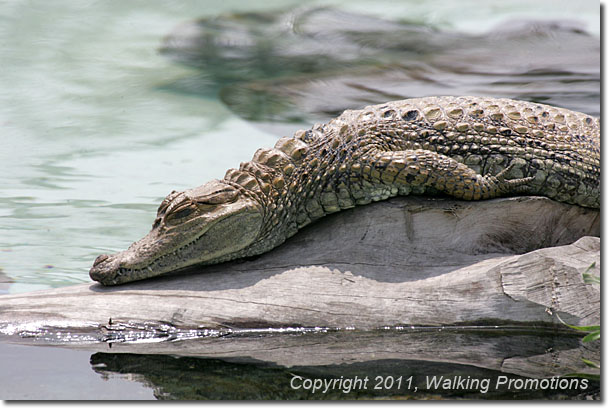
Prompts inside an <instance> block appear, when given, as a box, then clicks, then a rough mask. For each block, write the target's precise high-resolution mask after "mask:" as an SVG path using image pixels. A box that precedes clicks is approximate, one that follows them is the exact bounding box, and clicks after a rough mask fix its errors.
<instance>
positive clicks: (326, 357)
mask: <svg viewBox="0 0 610 410" xmlns="http://www.w3.org/2000/svg"><path fill="white" fill-rule="evenodd" d="M270 339H271V340H270ZM578 345H579V342H578V338H574V337H572V338H565V337H564V338H558V337H554V336H552V335H550V334H545V335H533V334H523V333H522V334H517V335H514V334H513V335H501V334H500V335H498V334H495V335H494V334H493V333H484V332H481V333H472V332H470V333H455V332H445V331H443V332H438V331H435V332H424V333H413V334H406V333H397V332H363V333H360V332H338V333H326V334H305V335H300V336H295V335H275V336H272V337H263V338H261V337H244V338H239V337H238V338H235V337H233V338H227V339H216V340H208V341H205V340H195V341H185V342H178V343H176V342H173V343H154V344H148V343H146V344H141V343H137V344H122V345H113V347H112V349H109V348H107V347H106V348H104V347H102V348H101V349H99V346H96V348H98V349H99V350H101V352H98V353H95V354H93V355H92V356H91V365H92V367H93V369H94V370H95V371H96V372H98V373H100V374H102V375H106V376H111V377H116V375H117V374H127V375H128V377H129V378H130V379H131V380H138V381H140V382H142V383H144V384H146V385H149V386H152V387H154V390H155V395H156V396H157V397H161V398H172V399H191V400H192V399H232V400H235V399H278V398H284V399H327V400H328V399H355V398H367V397H374V396H381V397H394V398H405V397H412V398H438V397H445V398H450V397H470V398H486V399H539V398H566V397H582V395H583V393H586V392H587V390H588V391H591V390H592V391H596V390H597V391H599V385H598V384H596V383H594V382H590V381H589V382H587V386H588V388H582V387H581V388H578V389H573V390H568V389H559V390H544V389H525V390H515V389H509V388H508V387H507V385H506V384H502V385H499V386H498V385H497V381H498V380H500V379H501V378H508V379H510V380H512V381H514V380H516V379H518V378H520V377H525V378H536V377H550V376H554V375H557V374H566V373H569V372H571V371H572V370H573V369H580V368H583V367H585V366H584V364H583V363H582V361H581V360H580V357H583V353H585V357H589V358H592V359H593V360H595V357H596V358H597V361H598V362H599V354H597V355H586V352H583V351H582V350H581V349H579V348H575V346H578ZM89 348H91V347H89ZM117 348H118V349H117ZM549 348H553V349H556V350H553V353H550V352H545V350H548V349H549ZM597 348H598V351H599V346H597ZM564 349H568V350H564ZM121 352H137V353H139V354H135V355H134V354H125V353H121ZM159 352H163V353H165V354H158V353H159ZM210 352H212V353H210ZM538 354H540V355H538ZM515 355H516V356H515ZM570 355H574V356H576V358H577V359H576V360H573V358H571V357H570ZM197 356H203V357H197ZM206 356H207V357H206ZM511 356H514V357H511ZM217 357H220V358H229V359H228V360H226V359H225V360H218V359H216V358H217ZM246 357H247V359H246ZM541 358H543V359H544V360H540V359H541ZM566 358H568V360H565V359H566ZM503 359H506V360H508V361H511V364H512V363H514V360H515V359H516V360H517V361H519V362H520V365H519V366H518V367H514V366H511V368H510V370H509V371H507V369H506V368H505V365H504V363H503ZM259 360H264V361H262V362H261V361H259ZM471 363H474V365H472V364H471ZM288 366H289V367H288ZM515 370H517V371H515ZM566 370H568V371H566ZM589 370H590V369H589ZM245 375H247V376H245ZM435 375H442V376H444V377H447V378H450V379H452V378H460V377H461V378H463V379H466V378H468V379H470V380H472V379H475V380H483V379H489V380H490V387H489V390H488V391H485V392H481V391H480V390H479V389H477V388H472V387H464V386H462V387H461V388H457V389H455V390H451V389H449V390H447V389H444V388H434V387H432V388H431V387H428V386H427V383H426V380H427V378H429V377H432V376H435ZM295 376H297V377H303V378H309V379H317V378H323V379H326V380H333V379H340V378H344V379H354V378H355V377H359V378H360V379H364V378H368V379H369V380H370V384H369V386H368V387H367V388H366V389H365V390H360V391H358V389H355V391H345V392H344V391H341V389H337V388H335V389H330V390H329V391H327V392H323V391H322V390H318V391H317V392H312V391H311V390H306V389H292V388H291V387H290V382H291V380H293V378H294V377H295ZM388 377H391V378H393V379H394V380H398V378H400V377H402V380H403V383H402V385H401V386H400V388H398V384H393V385H392V387H391V388H389V389H383V390H375V389H374V385H375V384H378V383H379V380H380V378H382V379H386V378H388ZM409 378H411V380H412V385H411V386H410V388H408V386H407V382H405V381H406V380H408V379H409ZM496 386H497V387H496ZM581 386H582V385H581ZM415 387H417V390H416V389H415ZM422 394H423V396H422Z"/></svg>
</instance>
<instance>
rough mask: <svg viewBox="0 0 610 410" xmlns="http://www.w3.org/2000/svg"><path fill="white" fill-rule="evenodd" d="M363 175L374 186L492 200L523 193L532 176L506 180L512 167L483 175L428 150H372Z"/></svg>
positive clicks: (460, 197)
mask: <svg viewBox="0 0 610 410" xmlns="http://www.w3.org/2000/svg"><path fill="white" fill-rule="evenodd" d="M363 161H364V165H363V166H362V176H363V178H364V179H365V180H367V181H369V182H372V183H381V184H384V185H391V186H396V187H398V188H399V189H400V190H402V191H403V192H404V191H405V190H406V191H407V192H408V191H409V188H410V187H432V188H434V189H436V190H437V191H439V192H442V193H445V194H447V195H451V196H453V197H455V198H458V199H466V200H473V199H474V200H478V199H489V198H495V197H499V196H504V195H508V194H511V193H522V192H525V190H526V189H527V183H528V182H530V181H532V180H533V177H528V178H516V179H507V178H506V175H507V173H508V172H509V171H510V170H511V169H512V168H513V165H514V164H512V163H511V164H510V165H509V166H508V167H506V168H505V169H503V170H502V171H501V172H499V173H498V174H497V175H481V174H478V173H477V172H475V171H474V170H472V169H471V168H469V167H468V166H466V165H464V164H462V163H461V162H458V161H456V160H454V159H453V158H450V157H448V156H446V155H442V154H438V153H436V152H433V151H427V150H421V149H418V150H405V151H372V152H371V153H370V154H369V155H368V156H365V157H364V158H363Z"/></svg>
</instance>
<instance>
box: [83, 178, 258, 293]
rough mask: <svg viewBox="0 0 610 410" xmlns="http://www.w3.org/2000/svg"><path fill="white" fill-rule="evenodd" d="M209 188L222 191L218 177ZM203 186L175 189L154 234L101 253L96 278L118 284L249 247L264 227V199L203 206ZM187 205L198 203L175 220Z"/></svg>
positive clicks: (236, 253) (161, 210) (234, 254)
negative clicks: (261, 204) (116, 250)
mask: <svg viewBox="0 0 610 410" xmlns="http://www.w3.org/2000/svg"><path fill="white" fill-rule="evenodd" d="M205 187H207V188H209V189H207V191H215V193H218V192H217V191H218V187H219V183H218V181H214V182H213V183H208V184H206V185H204V186H203V188H205ZM201 188H202V187H200V188H197V189H195V190H189V191H185V192H183V193H172V194H170V196H168V199H169V201H167V203H166V204H165V205H164V204H162V206H161V207H160V208H159V213H158V218H157V220H156V221H155V224H154V225H153V229H152V230H151V231H150V232H149V233H148V235H146V236H145V237H144V238H142V239H140V240H139V241H137V242H134V243H133V244H132V245H131V246H130V247H129V248H128V249H127V250H125V251H123V252H119V253H116V254H114V255H100V256H98V257H97V259H96V260H95V262H94V263H93V266H92V268H91V270H90V271H89V276H90V277H91V279H93V280H95V281H98V282H100V283H102V284H104V285H117V284H121V283H125V282H132V281H134V280H141V279H146V278H151V277H154V276H159V275H163V274H164V273H167V272H171V271H175V270H178V269H181V268H185V267H187V266H192V265H198V264H209V263H216V262H220V261H222V260H226V259H228V258H229V259H230V258H234V257H238V256H239V255H240V254H242V253H244V252H247V248H248V247H249V246H250V245H251V244H252V243H254V242H255V240H256V238H257V236H258V234H259V231H260V228H261V226H262V219H263V218H262V213H261V212H260V208H259V206H258V204H257V203H255V202H254V201H252V200H251V199H248V198H243V197H237V199H234V198H231V200H230V201H228V202H227V203H220V204H218V203H214V204H213V206H212V205H210V204H209V203H204V204H203V205H201V203H197V202H196V201H197V200H198V199H199V200H201V197H202V196H203V197H205V195H204V194H205V191H206V190H202V189H201ZM202 191H204V192H202ZM216 202H218V201H216ZM164 203H165V201H164ZM186 208H192V209H191V212H190V213H189V214H188V215H187V216H186V217H181V218H178V219H177V218H173V219H172V215H175V214H178V215H181V214H182V215H183V214H184V212H185V209H186ZM176 219H177V221H176Z"/></svg>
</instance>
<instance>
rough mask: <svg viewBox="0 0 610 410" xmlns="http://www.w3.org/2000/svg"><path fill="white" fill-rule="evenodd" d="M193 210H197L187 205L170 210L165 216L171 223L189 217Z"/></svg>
mask: <svg viewBox="0 0 610 410" xmlns="http://www.w3.org/2000/svg"><path fill="white" fill-rule="evenodd" d="M193 212H195V208H193V207H191V206H185V207H183V208H178V209H175V210H173V211H172V212H170V213H169V214H167V215H166V216H165V218H166V220H167V221H168V222H170V223H176V222H180V221H181V220H183V219H185V218H188V217H189V216H190V215H191V214H192V213H193Z"/></svg>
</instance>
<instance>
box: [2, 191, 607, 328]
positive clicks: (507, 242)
mask: <svg viewBox="0 0 610 410" xmlns="http://www.w3.org/2000/svg"><path fill="white" fill-rule="evenodd" d="M590 235H593V236H597V235H599V212H598V211H596V210H590V209H584V208H580V207H576V206H570V205H565V204H561V203H557V202H554V201H551V200H548V199H546V198H540V197H520V198H506V199H497V200H491V201H480V202H463V201H456V200H451V199H434V198H416V197H408V198H395V199H392V200H389V201H384V202H380V203H376V204H371V205H368V206H364V207H357V208H354V209H352V210H349V211H344V212H340V213H337V214H334V215H331V216H329V217H326V218H324V219H322V220H320V221H319V222H318V223H316V224H313V225H311V226H309V227H307V228H306V229H304V230H303V231H302V232H299V233H298V234H297V235H296V236H295V237H293V238H291V239H289V240H288V241H287V242H286V243H285V244H284V245H282V246H280V247H279V248H277V249H275V250H273V251H271V252H269V253H267V254H265V255H262V256H260V257H258V258H257V259H255V260H249V261H237V262H231V263H225V264H221V265H215V266H210V267H204V268H197V269H194V270H193V272H191V273H189V274H183V275H179V276H172V277H164V278H158V279H153V280H147V281H141V282H135V283H129V284H125V285H121V286H116V287H103V286H101V285H99V284H89V283H88V284H83V285H76V286H70V287H65V288H59V289H50V290H43V291H38V292H32V293H25V294H14V295H2V296H0V329H2V331H3V332H4V333H19V331H20V329H21V330H23V329H30V330H32V329H41V328H43V327H49V326H55V327H69V328H83V329H84V328H89V329H93V330H94V331H98V332H100V335H101V332H102V329H103V328H102V326H105V325H107V324H108V323H109V321H112V323H114V324H115V325H118V326H121V325H123V326H126V328H134V327H137V326H139V325H142V324H146V326H149V327H151V326H152V327H153V328H154V327H155V326H157V327H160V326H170V327H173V328H181V329H202V328H204V329H216V330H219V329H220V330H222V329H239V328H285V327H295V326H296V327H307V328H309V327H325V328H340V329H345V328H355V329H359V330H371V329H378V328H380V327H383V326H397V325H399V326H403V325H418V326H455V325H468V324H487V325H489V324H492V325H493V324H506V323H511V324H521V325H523V324H525V325H530V326H533V325H540V324H552V323H557V319H556V318H555V315H554V314H553V313H556V312H559V314H560V315H561V317H562V319H563V320H566V321H568V322H569V323H572V324H578V325H586V324H592V323H599V287H596V286H593V285H589V284H585V283H584V282H583V279H582V273H583V272H584V271H585V270H586V269H587V268H588V267H589V266H590V265H591V264H592V263H593V262H595V264H596V265H595V268H594V269H593V273H595V274H599V257H600V256H599V255H600V253H599V239H598V238H594V237H591V236H590ZM583 236H587V237H584V238H582V239H579V238H581V237H583ZM574 241H576V242H574ZM572 242H574V243H572ZM539 248H545V249H539ZM536 249H539V250H536ZM525 252H529V253H526V254H524V255H520V254H522V253H525Z"/></svg>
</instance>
